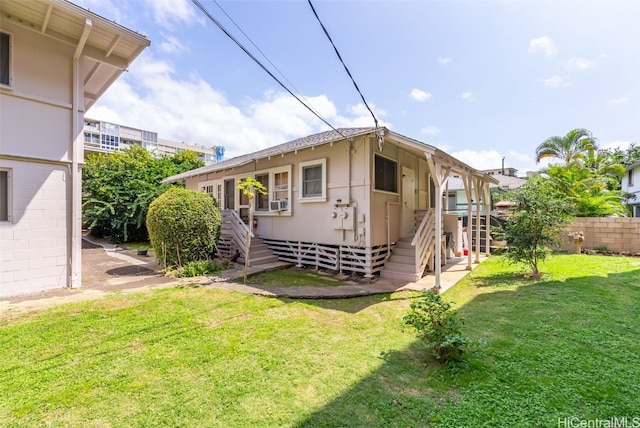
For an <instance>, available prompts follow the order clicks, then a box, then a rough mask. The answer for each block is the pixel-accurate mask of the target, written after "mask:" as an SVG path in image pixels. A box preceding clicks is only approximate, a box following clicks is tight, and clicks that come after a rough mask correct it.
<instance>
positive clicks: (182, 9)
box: [145, 0, 205, 28]
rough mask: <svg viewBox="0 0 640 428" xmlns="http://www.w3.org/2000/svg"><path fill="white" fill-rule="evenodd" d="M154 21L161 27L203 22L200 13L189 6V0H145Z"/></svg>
mask: <svg viewBox="0 0 640 428" xmlns="http://www.w3.org/2000/svg"><path fill="white" fill-rule="evenodd" d="M145 1H146V3H147V6H148V7H149V9H151V12H152V14H153V17H154V19H155V20H156V22H157V23H158V24H160V25H162V26H163V27H167V28H173V26H174V25H175V24H181V23H186V24H190V23H193V22H197V23H199V24H202V23H204V22H205V21H204V18H203V17H202V16H201V14H200V13H199V12H198V11H197V10H196V9H194V8H193V7H192V6H191V3H190V2H189V0H145Z"/></svg>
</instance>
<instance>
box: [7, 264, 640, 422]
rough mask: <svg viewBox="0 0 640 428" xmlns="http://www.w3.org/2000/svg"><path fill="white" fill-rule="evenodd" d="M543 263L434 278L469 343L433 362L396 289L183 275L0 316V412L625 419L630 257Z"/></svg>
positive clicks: (55, 418)
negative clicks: (182, 282) (461, 360)
mask: <svg viewBox="0 0 640 428" xmlns="http://www.w3.org/2000/svg"><path fill="white" fill-rule="evenodd" d="M542 271H543V273H546V274H547V276H545V277H544V278H543V279H542V280H541V281H538V282H535V281H532V280H530V279H527V278H526V277H524V276H523V275H521V274H520V271H518V270H517V269H515V268H512V267H509V266H507V265H502V264H501V263H500V261H499V259H498V258H491V259H489V260H488V261H486V262H484V263H483V264H482V265H480V266H479V267H477V268H476V269H475V270H474V271H473V272H471V274H470V275H469V276H468V277H467V278H466V279H465V280H463V281H462V282H461V283H460V284H458V285H457V286H456V287H454V288H453V289H451V290H449V291H448V292H446V293H445V297H446V298H447V299H448V300H451V301H454V302H456V304H457V307H458V308H459V309H460V311H461V313H462V314H463V315H464V317H465V319H466V324H465V333H466V334H468V335H469V336H471V337H472V338H473V339H474V340H475V341H476V343H477V345H476V347H475V349H474V350H473V352H472V353H471V354H470V355H469V357H468V360H467V362H466V363H465V364H463V365H458V366H450V367H443V366H440V365H438V364H436V363H434V362H432V361H427V360H425V358H426V357H425V356H426V352H425V350H424V349H423V347H422V346H421V345H420V343H417V342H416V341H415V339H414V336H413V333H412V332H411V331H410V330H409V329H403V326H402V324H401V322H400V318H401V317H402V315H404V313H405V312H406V310H407V308H408V306H409V303H410V302H411V297H412V296H413V295H412V294H402V293H398V294H393V295H383V296H373V297H365V298H357V299H347V300H315V301H292V300H286V299H283V300H279V299H273V298H264V297H256V296H251V295H245V294H240V293H232V292H225V291H220V290H215V289H210V288H197V287H196V288H184V287H183V288H173V289H162V290H156V291H153V292H144V293H134V294H128V293H127V294H125V293H122V294H113V295H111V296H110V297H108V298H105V299H101V300H96V301H92V302H86V303H80V304H69V305H63V306H58V307H55V308H52V309H50V310H47V311H39V312H30V313H25V314H20V315H4V316H2V318H0V425H2V426H10V427H11V426H16V427H23V426H27V427H29V426H33V427H36V426H38V427H40V426H52V427H69V426H77V427H105V426H114V427H131V426H136V427H138V426H168V427H179V426H183V427H199V426H203V427H209V426H216V427H217V426H220V427H254V426H258V427H260V426H264V427H279V426H291V427H322V426H325V427H366V426H371V427H380V426H389V427H423V426H443V427H479V426H486V427H495V426H511V427H519V426H540V427H557V426H558V418H565V417H566V418H572V417H575V418H579V419H581V420H595V419H610V418H613V417H616V418H621V417H627V418H628V421H629V423H633V418H634V417H635V418H640V259H633V258H622V257H602V256H586V255H579V256H573V255H560V256H555V257H553V258H552V259H550V260H549V262H548V263H546V264H545V265H543V266H542ZM637 420H638V421H640V419H637ZM585 426H586V425H585ZM602 426H604V425H602ZM629 426H631V425H629Z"/></svg>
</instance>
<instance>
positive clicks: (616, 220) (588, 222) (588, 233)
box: [562, 217, 640, 253]
mask: <svg viewBox="0 0 640 428" xmlns="http://www.w3.org/2000/svg"><path fill="white" fill-rule="evenodd" d="M580 231H582V232H583V233H584V237H585V239H584V242H583V243H582V248H588V249H592V248H594V247H602V246H606V247H607V249H608V250H610V251H615V252H630V253H640V217H579V218H576V219H575V220H574V221H573V223H572V224H571V225H569V226H567V229H566V233H565V238H564V243H563V245H562V249H563V250H567V251H569V252H571V251H573V239H571V238H569V237H567V236H566V235H567V234H569V233H571V232H580Z"/></svg>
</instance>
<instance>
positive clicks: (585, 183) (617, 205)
mask: <svg viewBox="0 0 640 428" xmlns="http://www.w3.org/2000/svg"><path fill="white" fill-rule="evenodd" d="M620 169H622V174H624V167H622V166H621V165H604V166H600V167H599V168H598V169H591V168H588V167H585V166H582V165H581V164H571V165H566V166H564V165H563V166H559V165H551V166H550V167H549V168H548V169H547V171H546V173H547V175H548V176H549V179H548V184H549V185H550V186H551V187H553V189H554V190H555V191H556V192H557V193H558V194H561V195H562V196H563V197H564V199H565V200H566V201H567V202H569V203H571V204H572V205H573V210H574V215H575V216H576V217H610V216H616V217H623V216H624V215H625V214H626V212H627V209H626V207H625V205H624V204H623V202H622V197H623V192H622V191H621V190H620V178H621V175H620Z"/></svg>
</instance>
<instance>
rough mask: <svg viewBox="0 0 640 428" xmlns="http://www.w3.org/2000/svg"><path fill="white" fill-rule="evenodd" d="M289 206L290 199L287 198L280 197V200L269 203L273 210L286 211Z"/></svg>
mask: <svg viewBox="0 0 640 428" xmlns="http://www.w3.org/2000/svg"><path fill="white" fill-rule="evenodd" d="M288 206H289V201H288V200H286V199H280V200H279V201H271V202H270V203H269V209H270V210H271V211H286V210H287V207H288Z"/></svg>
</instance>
